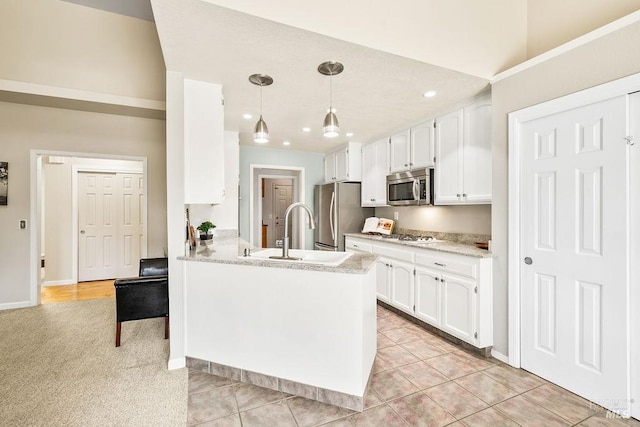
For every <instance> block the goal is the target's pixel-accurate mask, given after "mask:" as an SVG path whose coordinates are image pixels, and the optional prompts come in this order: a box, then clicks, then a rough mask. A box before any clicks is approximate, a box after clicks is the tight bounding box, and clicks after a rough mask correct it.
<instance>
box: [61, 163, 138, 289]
mask: <svg viewBox="0 0 640 427" xmlns="http://www.w3.org/2000/svg"><path fill="white" fill-rule="evenodd" d="M105 160H115V159H105ZM118 160H122V159H118ZM144 170H145V167H144V166H143V167H142V168H134V167H132V168H126V167H109V166H96V165H73V166H71V245H72V246H71V280H73V283H78V277H79V274H78V178H79V176H78V175H79V174H80V173H83V172H96V173H113V174H116V173H138V174H142V186H143V190H142V191H143V192H144V197H143V202H142V204H141V205H140V209H141V210H142V216H143V217H144V218H145V222H144V224H143V225H142V233H143V234H144V239H143V240H142V247H141V248H140V254H141V256H142V257H143V258H144V257H145V256H146V254H147V239H148V236H147V221H146V218H147V180H146V179H145V178H146V177H145V175H144Z"/></svg>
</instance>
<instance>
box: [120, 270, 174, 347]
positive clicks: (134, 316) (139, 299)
mask: <svg viewBox="0 0 640 427" xmlns="http://www.w3.org/2000/svg"><path fill="white" fill-rule="evenodd" d="M113 285H114V286H115V288H116V347H120V331H121V328H122V322H128V321H130V320H141V319H151V318H154V317H164V318H165V320H164V338H165V339H167V338H169V263H168V259H167V258H147V259H141V260H140V273H139V277H130V278H126V279H116V281H115V282H114V283H113Z"/></svg>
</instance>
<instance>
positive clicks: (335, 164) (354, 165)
mask: <svg viewBox="0 0 640 427" xmlns="http://www.w3.org/2000/svg"><path fill="white" fill-rule="evenodd" d="M360 149H361V144H360V143H357V142H349V143H348V144H347V145H346V146H345V147H343V148H341V149H340V150H337V151H335V152H333V153H331V154H327V155H326V156H325V157H324V182H337V181H355V182H359V181H360V180H361V179H362V170H361V168H362V164H361V160H360Z"/></svg>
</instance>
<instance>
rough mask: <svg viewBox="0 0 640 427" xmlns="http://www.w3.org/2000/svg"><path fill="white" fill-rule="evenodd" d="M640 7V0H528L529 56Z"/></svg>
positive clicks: (558, 44)
mask: <svg viewBox="0 0 640 427" xmlns="http://www.w3.org/2000/svg"><path fill="white" fill-rule="evenodd" d="M639 9H640V0H606V1H602V0H562V1H558V0H529V1H528V2H527V58H533V57H534V56H537V55H539V54H541V53H543V52H546V51H548V50H549V49H552V48H554V47H557V46H560V45H561V44H563V43H566V42H568V41H570V40H573V39H575V38H576V37H579V36H581V35H583V34H586V33H588V32H589V31H592V30H595V29H596V28H599V27H601V26H603V25H605V24H607V23H609V22H612V21H615V20H616V19H619V18H622V17H623V16H625V15H628V14H629V13H631V12H634V11H636V10H639Z"/></svg>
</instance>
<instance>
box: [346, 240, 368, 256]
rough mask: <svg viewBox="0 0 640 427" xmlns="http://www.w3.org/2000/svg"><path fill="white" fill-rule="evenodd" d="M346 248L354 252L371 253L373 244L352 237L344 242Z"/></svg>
mask: <svg viewBox="0 0 640 427" xmlns="http://www.w3.org/2000/svg"><path fill="white" fill-rule="evenodd" d="M344 249H345V251H354V252H369V253H371V244H370V243H363V242H361V241H359V240H355V241H354V240H351V239H348V238H347V239H345V242H344Z"/></svg>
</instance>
